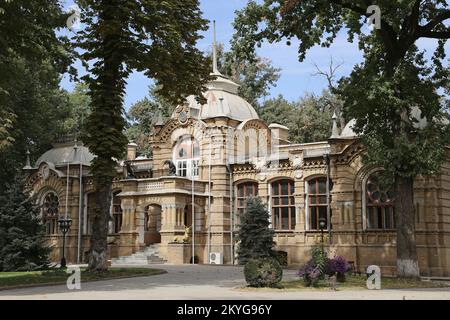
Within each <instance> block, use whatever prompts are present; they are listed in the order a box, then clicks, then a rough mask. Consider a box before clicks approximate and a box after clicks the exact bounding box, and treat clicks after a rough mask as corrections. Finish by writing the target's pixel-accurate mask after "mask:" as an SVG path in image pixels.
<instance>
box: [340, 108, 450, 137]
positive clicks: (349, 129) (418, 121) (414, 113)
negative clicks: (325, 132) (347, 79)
mask: <svg viewBox="0 0 450 320" xmlns="http://www.w3.org/2000/svg"><path fill="white" fill-rule="evenodd" d="M410 119H414V120H415V122H414V123H413V127H414V128H416V129H424V128H426V126H427V125H428V121H427V119H426V118H425V117H422V111H421V110H420V109H419V108H418V107H412V108H411V112H410ZM438 122H439V123H441V124H444V125H446V124H449V123H450V121H449V120H448V119H446V118H442V119H439V120H438ZM355 124H356V119H352V120H350V121H349V122H348V123H347V124H346V126H345V128H344V130H342V132H341V135H340V136H339V138H355V137H356V136H357V134H356V133H355V131H353V127H354V126H355Z"/></svg>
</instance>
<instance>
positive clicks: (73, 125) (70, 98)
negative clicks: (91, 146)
mask: <svg viewBox="0 0 450 320" xmlns="http://www.w3.org/2000/svg"><path fill="white" fill-rule="evenodd" d="M65 98H66V99H67V104H66V112H65V115H64V118H63V119H62V129H61V130H62V133H63V134H64V133H65V134H74V135H77V136H79V135H81V133H82V132H83V130H84V129H85V128H84V123H85V122H86V119H87V118H88V117H89V114H90V113H91V109H90V103H91V98H90V96H89V87H88V85H87V84H86V83H84V82H78V83H76V85H75V88H74V90H73V91H72V92H65Z"/></svg>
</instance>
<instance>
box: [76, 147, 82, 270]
mask: <svg viewBox="0 0 450 320" xmlns="http://www.w3.org/2000/svg"><path fill="white" fill-rule="evenodd" d="M79 186H80V195H79V199H78V248H77V249H78V250H77V263H78V264H79V263H80V261H81V215H82V211H83V210H82V208H83V163H82V161H81V152H80V185H79Z"/></svg>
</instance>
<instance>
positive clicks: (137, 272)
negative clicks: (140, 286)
mask: <svg viewBox="0 0 450 320" xmlns="http://www.w3.org/2000/svg"><path fill="white" fill-rule="evenodd" d="M162 273H166V271H164V270H160V269H148V268H109V269H108V271H107V272H105V273H101V274H93V273H90V272H87V271H86V270H85V269H81V283H83V282H85V281H96V280H107V279H115V278H128V277H142V276H151V275H157V274H162ZM69 276H70V274H68V273H66V272H65V271H64V270H60V269H52V270H48V271H26V272H0V290H3V289H11V288H17V287H27V286H37V285H49V284H64V283H66V281H67V278H68V277H69Z"/></svg>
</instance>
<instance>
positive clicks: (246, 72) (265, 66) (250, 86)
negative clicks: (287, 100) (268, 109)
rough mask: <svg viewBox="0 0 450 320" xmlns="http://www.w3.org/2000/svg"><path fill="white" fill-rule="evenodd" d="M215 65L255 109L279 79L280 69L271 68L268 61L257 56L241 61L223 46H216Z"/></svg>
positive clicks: (210, 55) (210, 54)
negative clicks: (235, 84) (236, 86)
mask: <svg viewBox="0 0 450 320" xmlns="http://www.w3.org/2000/svg"><path fill="white" fill-rule="evenodd" d="M209 57H210V58H212V52H210V53H209ZM217 65H218V69H219V71H220V72H221V73H222V74H224V75H226V76H228V77H229V78H231V79H232V80H233V81H234V82H236V83H237V84H239V85H240V87H239V95H240V96H241V97H243V98H244V99H245V100H247V101H248V102H249V103H250V104H251V105H252V106H254V107H256V108H258V107H259V106H260V99H261V98H264V97H266V96H268V95H269V89H270V88H271V87H272V86H276V83H277V81H278V79H279V78H280V71H281V69H279V68H275V67H273V66H272V63H271V61H270V60H269V59H267V58H263V57H260V56H257V55H255V56H252V57H251V58H250V59H249V58H246V59H241V58H239V57H238V56H237V55H236V53H235V52H234V51H225V50H224V46H223V44H218V45H217Z"/></svg>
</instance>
